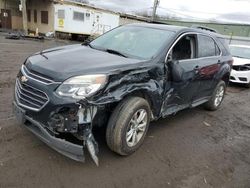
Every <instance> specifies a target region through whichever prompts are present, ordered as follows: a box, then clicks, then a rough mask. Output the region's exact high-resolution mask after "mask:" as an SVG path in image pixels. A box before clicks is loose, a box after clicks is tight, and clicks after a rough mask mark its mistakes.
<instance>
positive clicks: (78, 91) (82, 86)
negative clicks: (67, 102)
mask: <svg viewBox="0 0 250 188" xmlns="http://www.w3.org/2000/svg"><path fill="white" fill-rule="evenodd" d="M106 81H107V76H106V75H103V74H97V75H86V76H76V77H72V78H70V79H68V80H66V81H65V82H63V83H62V84H61V85H60V86H59V87H58V88H57V90H56V93H57V94H58V95H60V96H65V97H72V98H75V99H82V98H85V97H88V96H90V95H91V94H93V93H95V92H96V91H98V90H99V89H100V88H101V87H103V86H104V84H105V83H106Z"/></svg>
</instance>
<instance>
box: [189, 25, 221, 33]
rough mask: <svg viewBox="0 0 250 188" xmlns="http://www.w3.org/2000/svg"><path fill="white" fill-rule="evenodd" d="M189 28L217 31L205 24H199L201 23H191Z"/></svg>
mask: <svg viewBox="0 0 250 188" xmlns="http://www.w3.org/2000/svg"><path fill="white" fill-rule="evenodd" d="M191 28H196V29H201V30H206V31H210V32H213V33H217V31H216V30H215V29H212V28H209V27H205V26H201V25H192V26H191Z"/></svg>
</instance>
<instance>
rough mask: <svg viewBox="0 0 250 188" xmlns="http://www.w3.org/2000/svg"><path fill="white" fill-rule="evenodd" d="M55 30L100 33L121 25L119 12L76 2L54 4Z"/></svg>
mask: <svg viewBox="0 0 250 188" xmlns="http://www.w3.org/2000/svg"><path fill="white" fill-rule="evenodd" d="M54 11H55V15H54V16H55V17H54V30H55V32H63V33H71V34H83V35H100V34H103V33H105V32H107V31H109V30H110V29H113V28H115V27H117V26H118V25H119V18H120V16H119V14H117V13H113V12H110V11H106V10H101V9H96V8H94V7H91V6H89V5H84V4H79V3H74V4H67V3H57V4H54Z"/></svg>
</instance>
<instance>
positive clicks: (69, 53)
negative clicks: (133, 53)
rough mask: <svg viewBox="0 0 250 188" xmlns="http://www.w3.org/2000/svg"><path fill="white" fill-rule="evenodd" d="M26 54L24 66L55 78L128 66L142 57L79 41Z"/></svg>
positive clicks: (135, 63)
mask: <svg viewBox="0 0 250 188" xmlns="http://www.w3.org/2000/svg"><path fill="white" fill-rule="evenodd" d="M42 54H43V55H41V54H40V53H36V54H34V55H33V56H31V57H29V58H28V59H27V61H26V66H27V68H28V69H29V70H30V71H33V72H37V73H40V74H42V75H45V76H48V77H49V78H52V79H53V80H55V81H64V80H66V79H67V78H69V77H72V76H77V75H85V74H97V73H104V74H109V73H111V72H112V71H117V70H120V69H130V68H133V67H138V66H140V65H141V64H143V61H142V60H137V59H131V58H124V57H121V56H118V55H114V54H110V53H107V52H103V51H99V50H95V49H92V48H90V47H86V46H83V45H79V44H78V45H69V46H63V47H58V48H52V49H49V50H45V51H43V53H42Z"/></svg>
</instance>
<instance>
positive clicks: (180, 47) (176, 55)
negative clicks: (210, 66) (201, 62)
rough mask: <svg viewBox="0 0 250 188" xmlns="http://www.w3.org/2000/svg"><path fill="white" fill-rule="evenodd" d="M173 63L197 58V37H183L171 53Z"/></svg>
mask: <svg viewBox="0 0 250 188" xmlns="http://www.w3.org/2000/svg"><path fill="white" fill-rule="evenodd" d="M170 55H171V56H172V57H171V59H172V60H173V61H180V60H187V59H194V58H196V35H186V36H184V37H182V38H181V39H180V40H179V41H178V42H177V43H176V44H175V46H174V47H173V49H172V50H171V52H170Z"/></svg>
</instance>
